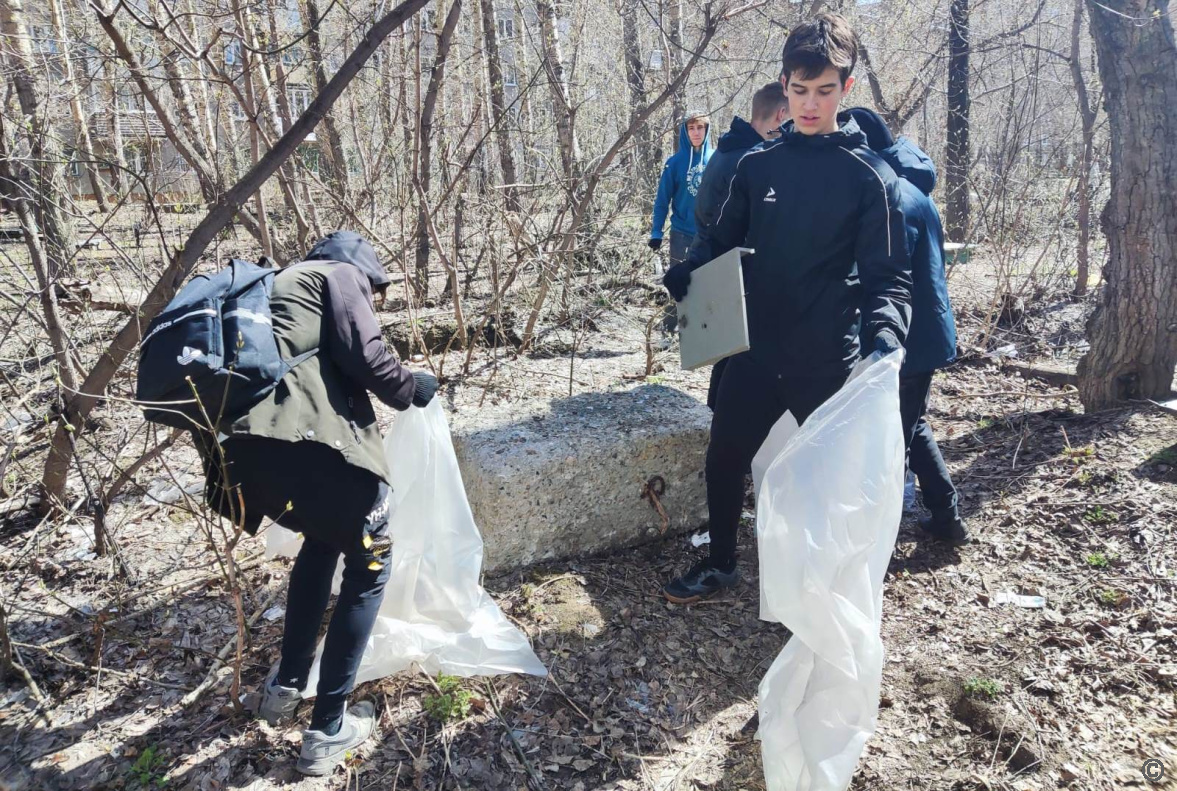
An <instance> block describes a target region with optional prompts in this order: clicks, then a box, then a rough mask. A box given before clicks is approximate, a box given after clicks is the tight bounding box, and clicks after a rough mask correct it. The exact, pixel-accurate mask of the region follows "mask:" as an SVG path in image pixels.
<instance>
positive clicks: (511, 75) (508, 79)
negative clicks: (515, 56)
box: [503, 63, 519, 88]
mask: <svg viewBox="0 0 1177 791" xmlns="http://www.w3.org/2000/svg"><path fill="white" fill-rule="evenodd" d="M503 87H505V88H518V87H519V77H518V75H517V73H516V71H515V67H514V66H513V65H511V64H510V63H508V64H506V65H504V66H503Z"/></svg>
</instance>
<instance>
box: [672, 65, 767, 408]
mask: <svg viewBox="0 0 1177 791" xmlns="http://www.w3.org/2000/svg"><path fill="white" fill-rule="evenodd" d="M787 120H789V99H788V97H786V96H785V86H783V85H781V83H780V81H778V80H773V81H772V82H770V83H768V84H767V85H765V86H763V87H762V88H761V89H760V90H758V91H756V93H755V94H753V96H752V123H748V122H747V121H745V120H744V119H743V118H741V117H740V116H738V115H737V116H736V117H735V118H733V119H732V126H731V129H729V130H728V131H727V132H726V133H725V134H724V135H723V137H721V138H719V146H718V147H717V148H716V151H715V153H714V154H712V155H711V161H710V162H709V163H708V164H707V170H706V171H705V172H704V173H703V183H702V184H700V185H699V195H698V196H697V197H696V198H695V227H696V229H698V228H702V227H703V226H705V225H710V224H711V223H713V222H715V217H716V215H717V214H719V207H720V206H721V205H722V204H723V200H724V198H726V197H727V190H728V185H730V184H731V181H732V176H734V175H735V172H736V165H737V164H738V163H739V161H740V159H741V157H743V156H744V154H746V153H747V152H748V149H750V148H752V147H754V146H758V145H760V144H761V143H763V142H764V141H765V140H772V139H773V138H774V137H777V136H779V135H780V133H781V126H782V125H783V124H784V123H785V121H787ZM726 367H727V360H726V359H724V360H720V361H719V362H717V363H716V364H715V365H714V366H713V367H712V369H711V385H710V387H708V388H707V406H708V407H710V408H711V409H712V410H714V409H715V396H716V394H717V393H718V392H719V380H720V379H721V378H722V377H723V370H724V368H726Z"/></svg>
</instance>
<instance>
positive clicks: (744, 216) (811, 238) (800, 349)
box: [687, 113, 911, 377]
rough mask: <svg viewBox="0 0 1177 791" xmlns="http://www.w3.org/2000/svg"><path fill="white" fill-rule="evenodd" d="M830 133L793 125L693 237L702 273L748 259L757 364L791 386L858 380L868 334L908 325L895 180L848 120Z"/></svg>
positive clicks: (755, 152) (740, 175)
mask: <svg viewBox="0 0 1177 791" xmlns="http://www.w3.org/2000/svg"><path fill="white" fill-rule="evenodd" d="M838 120H839V123H840V124H841V127H840V128H839V129H838V131H836V132H834V133H832V134H828V135H803V134H801V133H800V132H797V131H796V130H795V129H794V128H793V125H792V124H791V123H789V124H786V125H785V127H784V129H783V133H782V135H781V137H779V138H778V139H776V140H773V141H771V142H765V143H763V144H761V145H759V146H757V147H756V148H753V149H752V150H751V151H749V152H748V153H747V154H745V155H744V157H743V158H742V159H741V160H740V162H739V164H738V165H737V166H736V173H735V176H734V177H733V178H732V182H731V187H730V188H729V192H728V195H727V198H726V200H725V201H724V203H723V205H722V207H721V208H720V210H719V216H718V217H717V218H716V220H715V222H714V223H713V224H711V225H710V226H708V227H706V228H704V229H701V230H700V232H699V234H698V235H697V236H696V237H695V242H694V244H693V245H692V247H691V251H690V254H689V256H688V258H687V263H688V264H689V265H690V266H691V268H697V267H699V266H702V265H703V264H705V263H707V262H708V261H710V260H711V259H712V258H714V257H716V256H717V255H720V254H722V253H724V252H726V251H727V250H729V249H731V248H733V247H737V246H744V247H750V248H752V249H754V250H755V253H754V254H753V255H751V256H749V257H747V258H746V259H745V262H744V278H745V283H744V285H745V292H746V294H747V307H748V331H749V337H750V341H751V346H752V349H751V351H750V352H749V353H750V354H751V355H752V356H753V358H754V359H756V360H757V361H759V362H760V363H761V364H762V365H764V366H766V367H768V368H770V369H771V370H773V371H774V372H776V373H779V374H782V375H785V376H803V377H816V376H832V375H837V374H840V373H846V372H849V370H850V369H851V368H852V367H853V365H854V363H855V361H856V360H857V359H858V356H859V335H860V329H861V330H862V332H861V335H862V337H863V339H864V340H865V341H866V342H869V343H872V344H873V339H874V336H875V334H876V333H878V332H879V331H880V330H882V329H884V328H889V329H891V330H893V331H894V332H895V334H896V336H897V337H898V338H899V340H900V341H901V342H902V341H903V339H904V338H905V337H906V334H907V328H908V324H909V322H910V318H911V308H910V304H911V266H910V261H909V256H908V250H907V241H906V235H905V232H904V224H903V215H902V214H901V213H900V210H899V194H898V178H897V177H896V175H895V173H894V171H892V170H891V168H890V167H889V166H888V165H887V164H886V163H885V162H884V161H883V160H882V159H881V158H880V157H879V156H878V154H876V153H874V152H873V151H871V149H870V148H869V147H868V146H867V143H866V136H865V135H864V134H863V133H862V131H861V130H860V129H859V128H858V124H857V122H855V121H854V119H853V118H851V117H850V116H849V115H848V114H845V113H843V114H841V115H839V117H838Z"/></svg>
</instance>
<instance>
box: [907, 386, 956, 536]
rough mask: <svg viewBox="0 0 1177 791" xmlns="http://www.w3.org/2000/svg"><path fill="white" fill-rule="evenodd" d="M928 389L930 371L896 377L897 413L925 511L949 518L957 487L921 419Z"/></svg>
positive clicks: (953, 514)
mask: <svg viewBox="0 0 1177 791" xmlns="http://www.w3.org/2000/svg"><path fill="white" fill-rule="evenodd" d="M931 389H932V374H931V373H926V374H914V375H911V376H901V377H900V378H899V413H900V416H901V418H902V420H903V432H904V438H905V439H906V441H907V447H908V452H907V454H908V455H907V466H908V467H909V468H910V469H911V471H912V473H914V474H915V477H916V478H918V479H919V482H920V491H921V492H922V494H923V497H924V505H926V506H927V507H928V510H929V511H931V512H932V514H933V515H934V516H938V517H942V518H951V517H955V516H956V515H957V510H956V508H957V495H956V487H955V486H953V485H952V477H951V476H950V475H949V474H948V467H947V466H946V465H945V464H944V457H943V456H941V455H940V448H939V446H938V445H936V438H935V437H933V436H932V427H931V426H929V425H928V421H927V420H926V419H925V418H924V415H925V413H926V412H927V411H928V395H929V393H930V392H931Z"/></svg>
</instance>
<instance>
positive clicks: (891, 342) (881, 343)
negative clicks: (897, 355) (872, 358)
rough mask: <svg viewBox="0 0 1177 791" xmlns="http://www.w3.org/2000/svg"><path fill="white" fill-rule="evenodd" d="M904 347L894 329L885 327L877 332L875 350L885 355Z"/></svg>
mask: <svg viewBox="0 0 1177 791" xmlns="http://www.w3.org/2000/svg"><path fill="white" fill-rule="evenodd" d="M901 348H903V347H902V346H901V345H900V344H899V338H898V336H896V335H895V332H894V330H889V329H886V328H883V329H881V330H879V331H878V332H876V333H875V351H876V352H878V353H879V354H881V355H883V356H884V357H885V356H887V355H888V354H890V353H891V352H897V351H899V350H900V349H901Z"/></svg>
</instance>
